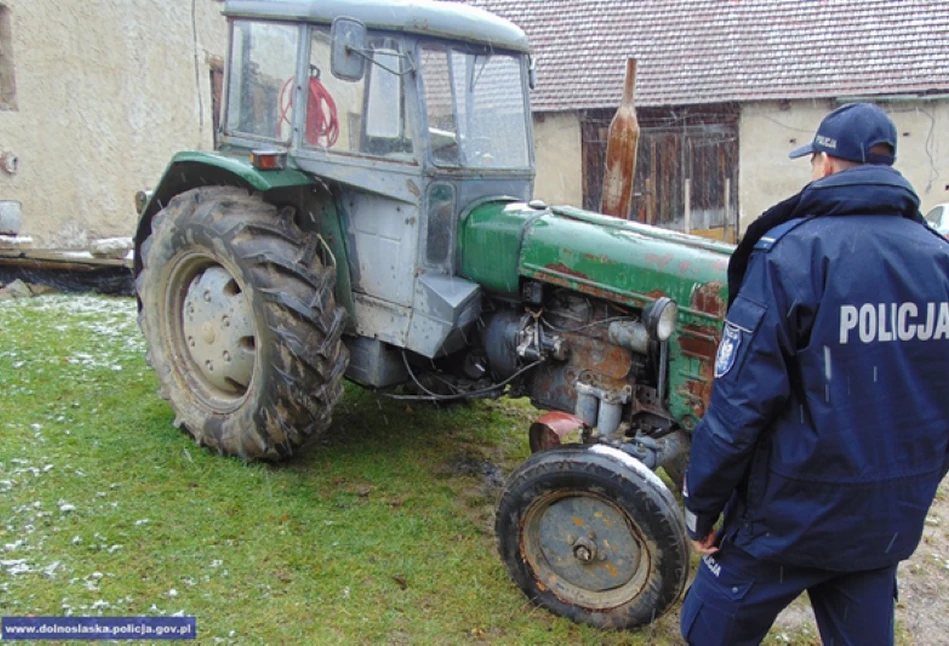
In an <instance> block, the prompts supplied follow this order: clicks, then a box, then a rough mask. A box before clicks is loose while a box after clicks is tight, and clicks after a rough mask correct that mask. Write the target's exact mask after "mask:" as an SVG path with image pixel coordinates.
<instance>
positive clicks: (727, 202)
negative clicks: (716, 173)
mask: <svg viewBox="0 0 949 646" xmlns="http://www.w3.org/2000/svg"><path fill="white" fill-rule="evenodd" d="M731 199H732V181H731V179H730V178H728V177H726V178H725V218H724V221H725V224H724V227H725V230H724V231H722V240H724V241H725V242H734V240H732V239H731V238H730V237H728V225H729V215H730V214H729V210H730V208H731Z"/></svg>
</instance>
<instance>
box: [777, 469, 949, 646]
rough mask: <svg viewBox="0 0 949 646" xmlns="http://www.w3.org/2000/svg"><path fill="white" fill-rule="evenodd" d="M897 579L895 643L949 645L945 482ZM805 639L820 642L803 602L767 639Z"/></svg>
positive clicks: (948, 485) (948, 496)
mask: <svg viewBox="0 0 949 646" xmlns="http://www.w3.org/2000/svg"><path fill="white" fill-rule="evenodd" d="M898 580H899V602H898V603H897V605H896V635H897V640H896V641H897V643H898V644H907V645H910V644H911V645H913V646H944V645H945V644H949V478H947V479H946V480H944V481H943V483H942V485H940V487H939V491H938V493H937V494H936V500H935V502H934V503H933V506H932V509H930V510H929V516H928V517H927V518H926V529H925V531H924V532H923V540H922V542H920V544H919V547H918V548H917V550H916V553H915V554H913V556H912V558H910V559H909V560H907V561H905V562H903V563H902V564H901V565H900V569H899V575H898ZM806 637H813V639H814V643H820V640H819V638H818V633H817V626H816V624H815V623H814V616H813V614H812V613H811V608H810V605H809V604H808V602H807V599H806V598H801V599H798V600H797V601H795V602H794V603H793V604H792V605H791V606H790V607H788V608H787V609H786V610H785V611H784V612H783V613H782V614H781V615H780V616H779V617H778V620H777V621H776V622H775V625H774V628H773V629H772V630H771V633H770V635H769V638H770V639H771V640H772V641H774V642H777V643H781V642H785V643H790V644H797V643H799V642H800V641H802V638H805V639H806Z"/></svg>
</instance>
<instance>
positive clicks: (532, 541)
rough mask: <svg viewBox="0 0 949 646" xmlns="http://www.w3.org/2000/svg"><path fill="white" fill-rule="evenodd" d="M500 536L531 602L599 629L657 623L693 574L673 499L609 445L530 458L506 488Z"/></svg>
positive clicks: (506, 559)
mask: <svg viewBox="0 0 949 646" xmlns="http://www.w3.org/2000/svg"><path fill="white" fill-rule="evenodd" d="M495 533H496V535H497V540H498V548H499V551H500V553H501V558H502V560H503V561H504V564H505V565H506V566H507V569H508V572H509V574H510V575H511V577H512V578H513V579H514V582H515V583H516V584H517V585H518V587H520V588H521V590H522V591H523V592H524V594H526V595H527V597H528V598H529V599H530V600H531V601H533V602H534V603H535V604H536V605H538V606H540V607H542V608H546V609H547V610H549V611H551V612H553V613H555V614H557V615H561V616H563V617H567V618H569V619H571V620H573V621H575V622H577V623H585V624H591V625H594V626H597V627H599V628H608V629H616V630H621V629H628V628H634V627H636V626H641V625H643V624H648V623H650V622H652V621H654V620H655V619H657V618H658V617H659V616H661V615H662V614H663V613H664V612H665V611H666V610H668V609H669V607H670V606H671V605H672V604H673V603H674V602H675V601H676V600H677V599H678V598H679V596H680V595H681V594H682V590H683V589H684V587H685V583H686V578H687V576H688V572H689V547H688V540H687V535H686V533H685V527H684V526H683V524H682V520H681V515H680V512H679V508H678V506H677V505H676V501H675V498H673V496H672V494H671V493H670V492H669V490H668V489H667V488H666V487H665V485H664V484H663V483H662V481H661V480H660V479H659V478H658V476H656V475H655V474H654V473H652V472H651V471H650V470H649V469H648V468H646V467H645V466H644V465H643V464H642V463H640V462H638V461H636V460H635V459H634V458H632V457H630V456H629V455H627V454H625V453H623V452H622V451H620V450H618V449H615V448H612V447H609V446H606V445H592V446H569V447H563V448H558V449H551V450H547V451H541V452H539V453H535V454H533V455H532V456H531V457H530V458H528V459H527V461H525V462H524V463H523V464H522V465H521V466H520V467H518V468H517V469H516V470H515V472H514V473H513V474H512V475H511V477H510V479H509V480H508V482H507V484H506V486H505V489H504V492H503V494H502V496H501V499H500V502H499V504H498V510H497V517H496V524H495Z"/></svg>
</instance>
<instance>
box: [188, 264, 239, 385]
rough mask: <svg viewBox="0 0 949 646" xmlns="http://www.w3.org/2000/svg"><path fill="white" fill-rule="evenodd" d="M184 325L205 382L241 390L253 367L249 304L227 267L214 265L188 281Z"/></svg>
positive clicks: (191, 355)
mask: <svg viewBox="0 0 949 646" xmlns="http://www.w3.org/2000/svg"><path fill="white" fill-rule="evenodd" d="M181 316H182V321H181V328H182V332H183V334H184V341H185V347H186V349H187V352H188V355H189V356H190V358H191V360H192V362H193V363H194V365H195V366H196V368H197V371H198V374H199V375H200V377H201V378H202V380H203V382H204V384H205V386H206V387H208V388H209V389H210V390H212V391H216V392H217V393H218V394H221V395H227V396H234V395H242V394H243V393H244V392H246V390H247V386H248V384H250V380H251V376H252V375H253V372H254V354H255V340H254V324H253V315H252V311H251V305H250V303H249V302H248V300H247V298H246V297H245V296H244V293H243V291H242V290H241V288H240V286H239V285H238V284H237V281H235V280H234V278H233V277H232V276H231V274H230V273H228V272H227V270H225V269H224V268H223V267H220V266H211V267H208V268H207V269H205V270H204V271H202V272H201V273H200V274H198V275H196V276H195V277H194V279H192V281H191V283H190V284H189V285H188V291H187V292H186V293H185V298H184V302H183V309H182V314H181Z"/></svg>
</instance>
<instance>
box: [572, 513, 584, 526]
mask: <svg viewBox="0 0 949 646" xmlns="http://www.w3.org/2000/svg"><path fill="white" fill-rule="evenodd" d="M573 524H574V525H576V526H578V527H583V519H582V518H577V517H576V516H574V517H573Z"/></svg>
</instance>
